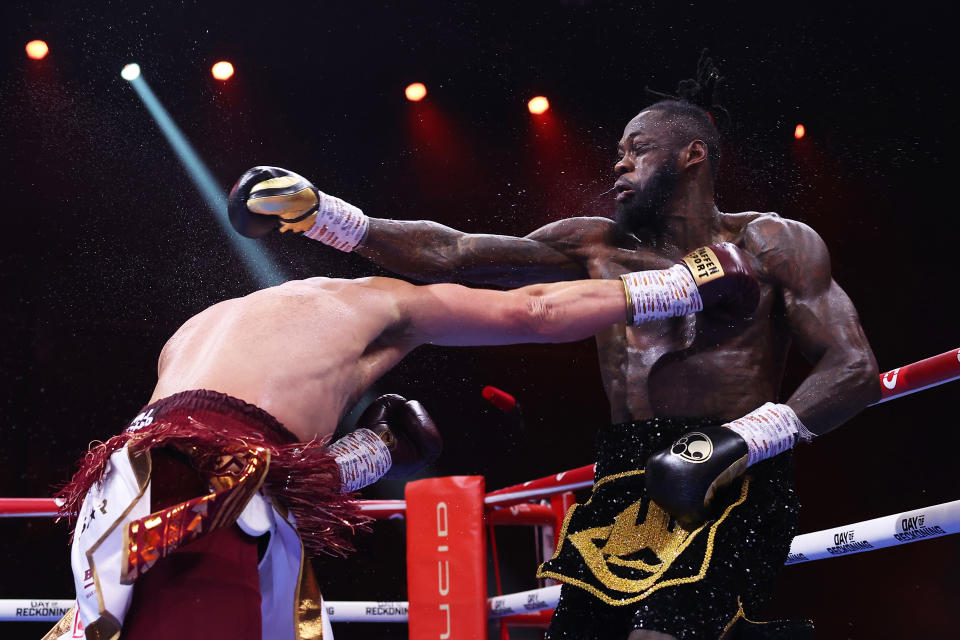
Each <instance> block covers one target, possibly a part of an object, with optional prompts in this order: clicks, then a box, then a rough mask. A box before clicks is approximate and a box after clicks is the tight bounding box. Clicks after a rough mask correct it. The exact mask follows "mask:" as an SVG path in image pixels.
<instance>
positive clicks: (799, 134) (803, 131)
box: [793, 124, 807, 140]
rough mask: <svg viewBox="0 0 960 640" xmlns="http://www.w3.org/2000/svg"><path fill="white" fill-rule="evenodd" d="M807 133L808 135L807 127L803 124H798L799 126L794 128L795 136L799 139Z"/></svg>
mask: <svg viewBox="0 0 960 640" xmlns="http://www.w3.org/2000/svg"><path fill="white" fill-rule="evenodd" d="M805 135H807V128H806V127H804V126H803V125H802V124H798V125H797V128H796V129H794V130H793V137H794V138H796V139H797V140H799V139H800V138H802V137H803V136H805Z"/></svg>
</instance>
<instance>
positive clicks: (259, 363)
mask: <svg viewBox="0 0 960 640" xmlns="http://www.w3.org/2000/svg"><path fill="white" fill-rule="evenodd" d="M396 284H399V283H397V282H396V281H393V280H390V279H386V278H365V279H361V280H334V279H328V278H312V279H309V280H301V281H293V282H288V283H286V284H283V285H281V286H278V287H272V288H269V289H264V290H262V291H257V292H255V293H252V294H250V295H248V296H245V297H243V298H236V299H233V300H226V301H224V302H221V303H219V304H216V305H214V306H212V307H210V308H208V309H206V310H204V311H202V312H201V313H199V314H197V315H196V316H194V317H193V318H191V319H190V320H188V321H187V322H186V323H185V324H184V325H183V326H182V327H181V328H180V329H179V330H178V331H177V332H176V333H175V334H174V335H173V337H172V338H171V339H170V340H169V341H168V342H167V345H166V346H165V347H164V350H163V352H162V354H161V356H160V364H159V376H158V381H157V386H156V389H155V390H154V393H153V397H152V398H151V401H153V400H156V399H158V398H162V397H166V396H169V395H171V394H173V393H177V392H179V391H185V390H188V389H210V390H214V391H220V392H222V393H226V394H229V395H231V396H235V397H237V398H240V399H242V400H245V401H247V402H250V403H252V404H255V405H257V406H259V407H260V408H262V409H264V410H266V411H268V412H269V413H271V414H272V415H273V416H275V417H276V418H277V419H278V420H280V422H282V423H283V424H284V425H285V426H286V427H287V428H288V429H290V430H291V431H292V432H293V433H295V434H296V435H297V436H299V437H300V438H301V439H309V438H311V437H313V436H314V435H318V436H320V437H324V436H327V435H330V434H332V433H333V430H334V428H335V427H336V424H337V421H338V420H339V418H340V415H341V413H342V412H343V411H344V409H345V408H346V407H347V406H349V405H350V404H352V402H354V401H355V400H356V399H357V398H358V396H359V395H360V394H361V393H362V392H363V390H364V389H365V388H366V387H367V386H369V385H370V384H371V383H372V382H373V381H374V380H376V378H378V377H379V376H380V375H382V374H383V373H384V372H385V371H387V370H388V369H389V368H390V367H392V366H393V365H394V364H396V362H397V361H399V360H400V359H401V358H402V357H403V356H404V355H405V354H406V353H407V352H408V351H409V349H410V348H411V347H402V346H397V345H398V344H400V343H402V341H401V340H389V339H385V338H387V337H388V336H389V333H390V329H391V328H392V327H394V326H395V325H397V323H398V322H399V321H400V315H399V312H398V310H397V306H396V301H395V296H394V295H393V290H394V287H395V285H396Z"/></svg>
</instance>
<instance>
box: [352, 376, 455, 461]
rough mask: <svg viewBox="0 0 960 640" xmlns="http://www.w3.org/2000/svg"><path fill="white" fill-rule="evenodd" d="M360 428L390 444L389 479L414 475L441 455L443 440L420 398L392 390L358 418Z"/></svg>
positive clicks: (375, 401)
mask: <svg viewBox="0 0 960 640" xmlns="http://www.w3.org/2000/svg"><path fill="white" fill-rule="evenodd" d="M357 427H358V428H365V429H369V430H370V431H373V432H374V433H376V434H377V435H378V436H379V437H380V439H381V440H383V442H384V443H385V444H386V445H387V449H389V451H390V457H391V458H392V459H393V465H392V466H391V467H390V471H389V472H387V473H386V474H385V475H384V476H383V477H385V478H405V477H408V476H411V475H413V474H415V473H417V472H418V471H420V470H421V469H423V468H424V467H425V466H427V465H428V464H430V463H432V462H434V461H435V460H436V459H437V458H438V457H440V452H441V451H442V450H443V439H442V438H441V437H440V432H439V431H437V427H436V425H435V424H434V422H433V419H432V418H431V417H430V414H428V413H427V410H426V409H424V407H423V405H422V404H420V403H419V402H417V401H416V400H407V399H406V398H404V397H403V396H399V395H397V394H395V393H388V394H385V395H382V396H380V397H379V398H377V399H376V400H374V401H373V402H372V403H371V404H370V406H369V407H367V408H366V409H365V410H364V412H363V414H361V416H360V418H359V419H358V420H357Z"/></svg>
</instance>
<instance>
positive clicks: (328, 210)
mask: <svg viewBox="0 0 960 640" xmlns="http://www.w3.org/2000/svg"><path fill="white" fill-rule="evenodd" d="M318 193H319V196H320V202H319V204H318V207H319V208H318V209H317V219H316V222H314V223H313V226H312V227H310V229H308V230H307V231H306V232H304V234H303V235H305V236H307V237H308V238H311V239H312V240H319V241H320V242H322V243H323V244H326V245H329V246H331V247H333V248H334V249H340V251H353V249H354V247H356V246H357V245H358V244H360V241H361V240H363V236H365V235H366V233H367V227H368V226H369V224H370V218H368V217H367V216H366V215H364V213H363V211H361V210H360V209H358V208H357V207H355V206H353V205H352V204H350V203H349V202H346V201H344V200H341V199H340V198H336V197H334V196H330V195H327V194H325V193H324V192H323V191H320V192H318Z"/></svg>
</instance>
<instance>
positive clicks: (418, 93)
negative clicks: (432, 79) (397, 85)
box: [403, 82, 427, 102]
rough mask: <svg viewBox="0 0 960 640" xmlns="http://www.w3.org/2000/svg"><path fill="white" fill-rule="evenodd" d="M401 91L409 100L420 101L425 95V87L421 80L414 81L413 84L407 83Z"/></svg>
mask: <svg viewBox="0 0 960 640" xmlns="http://www.w3.org/2000/svg"><path fill="white" fill-rule="evenodd" d="M403 92H404V94H406V96H407V100H409V101H410V102H420V101H421V100H423V99H424V98H425V97H426V96H427V87H426V86H424V84H423V83H422V82H414V83H413V84H408V85H407V88H406V89H404V91H403Z"/></svg>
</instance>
